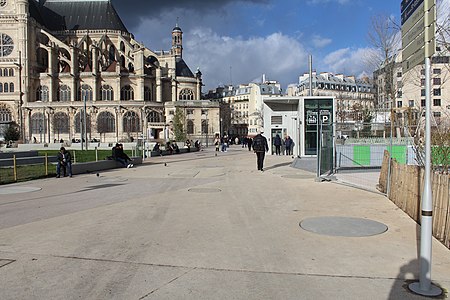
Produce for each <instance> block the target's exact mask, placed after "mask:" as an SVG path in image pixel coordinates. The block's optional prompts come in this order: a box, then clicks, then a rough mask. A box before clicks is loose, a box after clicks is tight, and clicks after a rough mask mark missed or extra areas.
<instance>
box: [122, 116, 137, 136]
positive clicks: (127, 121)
mask: <svg viewBox="0 0 450 300" xmlns="http://www.w3.org/2000/svg"><path fill="white" fill-rule="evenodd" d="M123 131H124V132H139V131H140V120H139V116H138V114H137V113H136V112H134V111H127V112H126V113H125V115H124V116H123Z"/></svg>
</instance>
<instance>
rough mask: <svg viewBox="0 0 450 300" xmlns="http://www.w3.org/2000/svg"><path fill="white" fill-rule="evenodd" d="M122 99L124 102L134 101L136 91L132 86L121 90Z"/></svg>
mask: <svg viewBox="0 0 450 300" xmlns="http://www.w3.org/2000/svg"><path fill="white" fill-rule="evenodd" d="M120 99H121V100H124V101H127V100H134V91H133V88H132V87H131V86H130V85H125V86H123V87H122V89H120Z"/></svg>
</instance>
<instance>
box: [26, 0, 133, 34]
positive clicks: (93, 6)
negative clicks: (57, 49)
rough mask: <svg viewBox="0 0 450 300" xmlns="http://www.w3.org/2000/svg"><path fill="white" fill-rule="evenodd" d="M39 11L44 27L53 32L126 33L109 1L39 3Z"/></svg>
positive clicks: (61, 0) (70, 0)
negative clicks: (115, 31)
mask: <svg viewBox="0 0 450 300" xmlns="http://www.w3.org/2000/svg"><path fill="white" fill-rule="evenodd" d="M32 1H33V0H32ZM39 10H40V14H41V16H42V19H43V20H45V21H44V25H45V26H46V27H47V28H48V29H50V30H53V31H58V30H86V29H88V30H89V29H91V30H96V29H100V30H101V29H110V30H120V31H124V32H128V30H127V29H126V27H125V25H124V24H123V22H122V20H121V19H120V17H119V15H118V14H117V12H116V10H115V9H114V7H113V6H112V4H111V1H110V0H88V1H85V0H66V1H64V0H47V1H41V4H40V5H39ZM37 21H39V20H37Z"/></svg>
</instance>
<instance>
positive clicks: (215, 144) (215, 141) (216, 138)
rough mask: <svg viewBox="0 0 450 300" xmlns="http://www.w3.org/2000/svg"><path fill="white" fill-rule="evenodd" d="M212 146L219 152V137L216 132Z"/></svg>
mask: <svg viewBox="0 0 450 300" xmlns="http://www.w3.org/2000/svg"><path fill="white" fill-rule="evenodd" d="M214 146H216V152H219V148H220V138H219V135H218V134H216V137H215V138H214Z"/></svg>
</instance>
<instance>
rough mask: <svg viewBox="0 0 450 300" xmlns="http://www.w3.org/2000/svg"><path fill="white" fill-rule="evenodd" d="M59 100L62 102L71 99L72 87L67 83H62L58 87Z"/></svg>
mask: <svg viewBox="0 0 450 300" xmlns="http://www.w3.org/2000/svg"><path fill="white" fill-rule="evenodd" d="M58 101H60V102H68V101H70V88H69V87H68V86H67V85H61V86H60V87H59V88H58Z"/></svg>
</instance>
